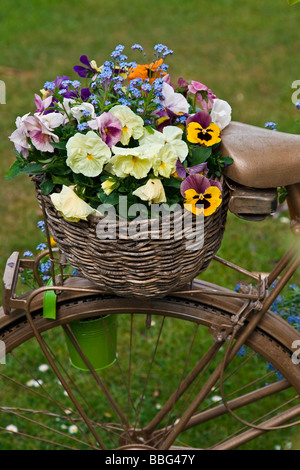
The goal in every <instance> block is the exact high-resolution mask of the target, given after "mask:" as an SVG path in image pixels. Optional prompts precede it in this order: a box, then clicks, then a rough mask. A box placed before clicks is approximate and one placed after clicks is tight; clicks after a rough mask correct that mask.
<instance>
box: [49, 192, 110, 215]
mask: <svg viewBox="0 0 300 470" xmlns="http://www.w3.org/2000/svg"><path fill="white" fill-rule="evenodd" d="M73 189H74V186H63V187H62V190H61V192H60V193H53V194H51V196H50V197H51V201H52V204H53V205H54V207H55V208H56V209H57V210H58V211H59V212H61V214H62V216H63V217H64V218H65V219H66V220H68V221H69V222H78V221H79V220H87V217H88V216H89V215H95V216H97V217H101V216H102V214H101V213H100V212H99V211H97V210H96V209H93V208H92V207H91V206H89V205H88V204H87V203H86V202H85V201H83V200H82V199H80V197H79V196H77V194H76V193H75V192H74V190H73Z"/></svg>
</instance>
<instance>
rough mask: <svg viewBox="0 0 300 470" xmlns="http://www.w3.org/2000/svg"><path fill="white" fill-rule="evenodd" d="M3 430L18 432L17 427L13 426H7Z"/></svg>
mask: <svg viewBox="0 0 300 470" xmlns="http://www.w3.org/2000/svg"><path fill="white" fill-rule="evenodd" d="M5 429H6V430H7V431H9V432H19V430H18V428H17V426H15V425H14V424H9V425H8V426H6V428H5Z"/></svg>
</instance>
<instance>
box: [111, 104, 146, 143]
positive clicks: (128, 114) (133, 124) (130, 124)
mask: <svg viewBox="0 0 300 470" xmlns="http://www.w3.org/2000/svg"><path fill="white" fill-rule="evenodd" d="M109 112H110V113H112V114H113V115H114V116H115V117H117V118H118V119H119V120H120V121H121V124H122V134H121V144H123V145H128V143H129V141H130V139H131V137H133V138H134V139H140V138H141V137H142V135H143V133H144V121H143V119H142V118H141V117H140V116H138V115H137V114H135V113H134V112H133V111H132V110H131V109H130V108H129V107H128V106H124V105H121V104H120V105H116V106H114V107H113V108H111V109H110V110H109Z"/></svg>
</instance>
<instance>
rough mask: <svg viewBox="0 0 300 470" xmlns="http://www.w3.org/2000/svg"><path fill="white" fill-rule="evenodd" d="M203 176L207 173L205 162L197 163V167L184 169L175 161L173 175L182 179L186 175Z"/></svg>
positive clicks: (179, 162) (178, 161)
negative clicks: (200, 174)
mask: <svg viewBox="0 0 300 470" xmlns="http://www.w3.org/2000/svg"><path fill="white" fill-rule="evenodd" d="M197 173H198V174H199V173H202V174H205V173H207V162H204V163H199V165H194V166H190V167H188V168H186V167H185V166H184V165H183V163H181V161H180V160H179V158H178V160H177V162H176V173H175V175H176V176H177V177H178V178H180V179H184V178H186V176H187V175H195V174H197Z"/></svg>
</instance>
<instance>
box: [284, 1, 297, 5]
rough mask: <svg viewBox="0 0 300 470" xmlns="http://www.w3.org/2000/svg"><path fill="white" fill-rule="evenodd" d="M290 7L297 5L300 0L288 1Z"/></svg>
mask: <svg viewBox="0 0 300 470" xmlns="http://www.w3.org/2000/svg"><path fill="white" fill-rule="evenodd" d="M287 2H288V4H289V5H295V3H298V2H300V0H287Z"/></svg>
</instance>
